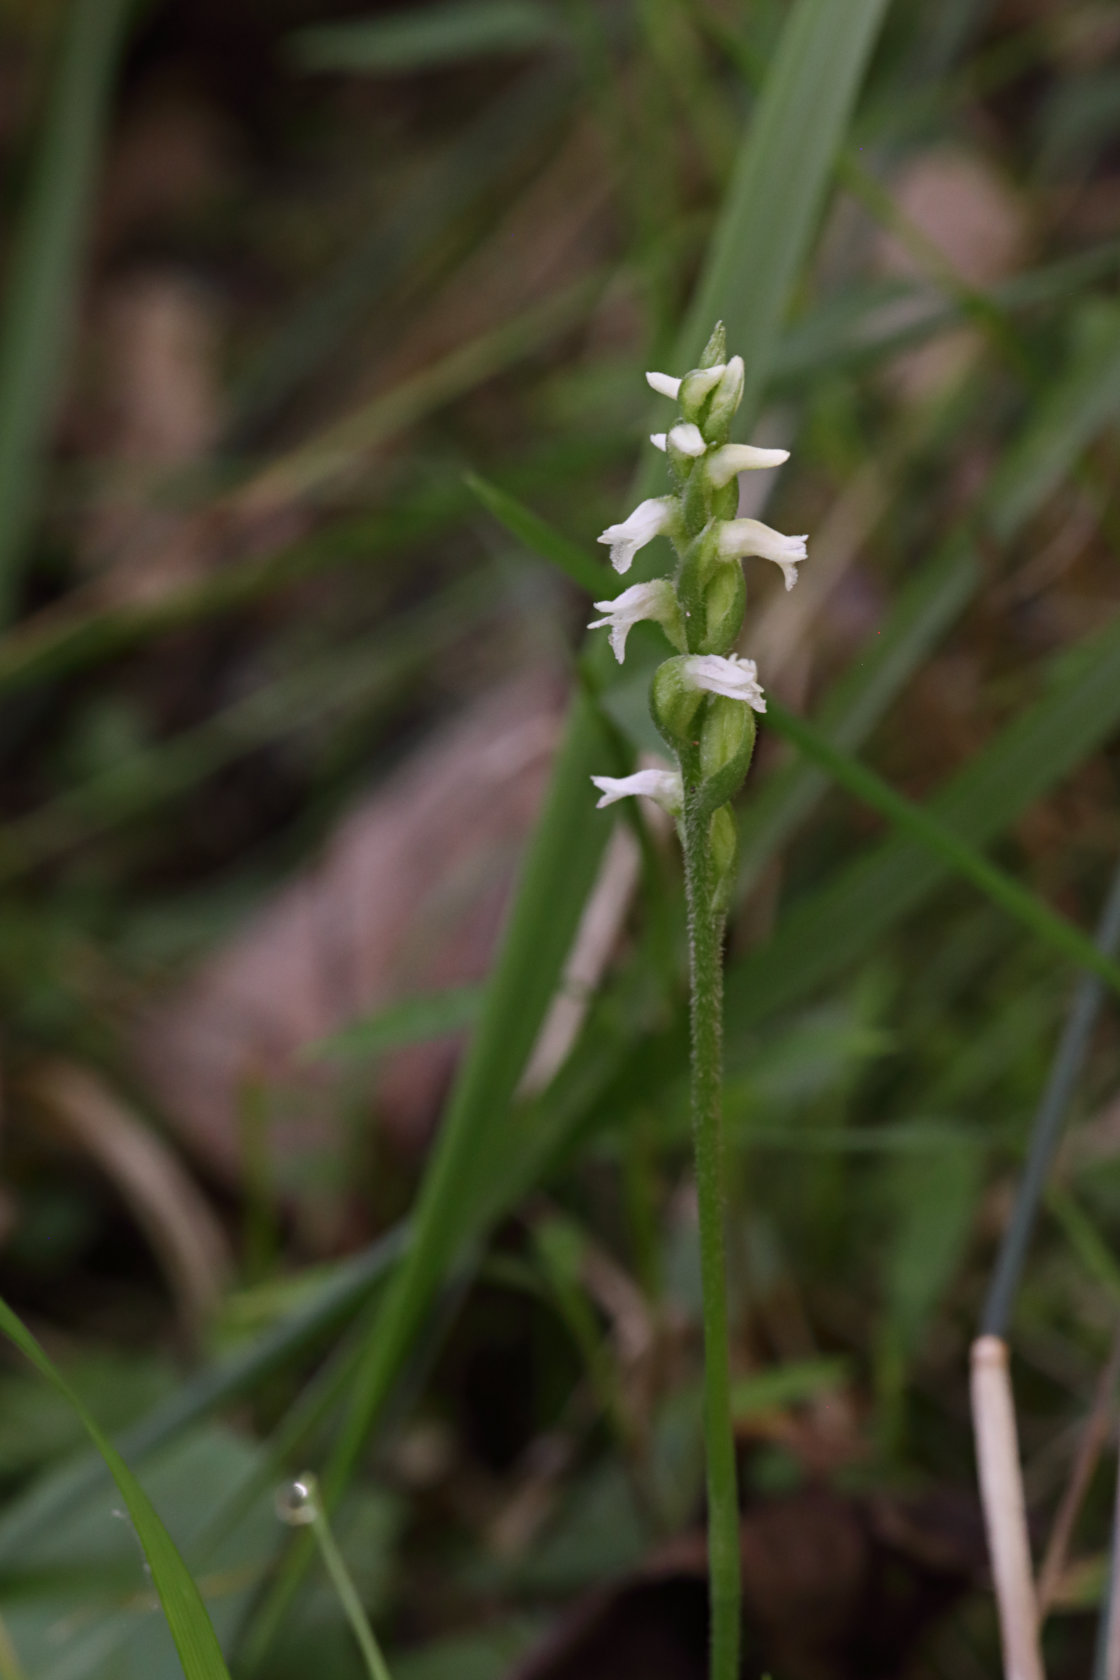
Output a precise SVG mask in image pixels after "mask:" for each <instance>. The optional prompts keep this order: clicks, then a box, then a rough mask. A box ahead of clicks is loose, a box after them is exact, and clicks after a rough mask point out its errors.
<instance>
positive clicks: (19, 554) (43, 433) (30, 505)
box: [0, 0, 132, 623]
mask: <svg viewBox="0 0 1120 1680" xmlns="http://www.w3.org/2000/svg"><path fill="white" fill-rule="evenodd" d="M131 11H132V0H73V4H72V5H71V6H70V7H69V8H68V14H69V15H68V16H67V19H66V23H65V26H64V33H63V39H62V44H61V49H60V54H59V62H58V68H57V72H56V76H55V82H54V87H53V89H52V91H51V97H50V103H49V106H48V110H47V116H46V127H45V131H44V133H43V136H42V140H41V142H40V146H39V154H38V158H37V160H36V167H35V174H34V178H33V181H32V184H31V188H30V196H29V199H28V203H27V207H26V209H25V211H24V219H23V224H22V227H21V229H20V234H19V239H18V243H17V246H16V251H15V254H14V256H13V259H12V263H11V268H10V279H9V282H8V294H7V297H6V298H5V302H4V314H3V325H2V328H0V623H7V621H8V620H9V619H10V618H11V616H12V613H13V610H14V608H15V604H16V598H17V595H18V590H19V582H20V572H21V569H22V566H23V560H24V552H25V549H26V545H27V540H28V537H29V535H30V532H31V527H32V524H33V522H34V519H35V513H36V505H37V501H38V496H39V490H40V486H41V484H42V479H43V466H44V457H45V452H46V447H47V440H48V435H49V432H50V427H51V422H52V420H53V417H54V406H55V402H56V400H57V398H58V394H59V386H60V382H61V373H62V367H63V360H64V356H65V351H66V346H67V342H68V340H69V328H70V325H71V318H72V315H73V310H74V296H75V292H76V290H77V283H78V272H79V267H80V263H81V255H82V248H83V243H84V238H85V230H86V224H87V221H88V217H89V207H90V197H91V193H92V189H93V183H94V178H95V175H96V172H97V163H98V158H99V156H100V152H101V140H102V135H103V133H104V129H105V119H106V114H107V111H108V105H109V95H110V92H111V89H112V83H113V74H114V71H115V69H116V65H117V60H118V57H119V54H120V49H121V46H122V44H123V41H124V34H125V28H126V25H127V23H128V19H129V16H130V14H131Z"/></svg>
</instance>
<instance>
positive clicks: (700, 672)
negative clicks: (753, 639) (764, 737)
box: [684, 653, 766, 712]
mask: <svg viewBox="0 0 1120 1680" xmlns="http://www.w3.org/2000/svg"><path fill="white" fill-rule="evenodd" d="M684 676H685V680H686V682H688V683H690V684H691V686H692V687H693V688H702V689H704V690H705V692H706V693H708V694H722V695H723V696H724V697H725V698H726V699H728V700H745V701H746V703H747V705H748V706H752V707H753V708H754V710H755V711H756V712H764V711H765V710H766V701H765V700H764V699H763V696H762V690H761V688H760V687H759V685H758V666H757V665H756V664H755V662H754V660H753V659H740V658H739V655H738V654H737V653H732V654H729V655H728V657H727V658H726V659H725V658H724V657H723V655H722V654H720V653H694V654H693V655H692V656H691V657H690V658H688V659H686V660H685V661H684Z"/></svg>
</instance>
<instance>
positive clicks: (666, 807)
mask: <svg viewBox="0 0 1120 1680" xmlns="http://www.w3.org/2000/svg"><path fill="white" fill-rule="evenodd" d="M591 780H592V781H593V782H594V783H595V786H596V787H597V788H598V789H599V792H600V794H601V796H602V797H601V798H600V799H599V802H598V804H597V805H596V807H595V809H596V810H597V811H601V810H602V809H603V806H604V805H614V804H616V803H617V802H618V800H620V799H629V798H630V797H631V796H632V795H636V796H638V797H639V798H641V799H652V800H653V801H654V803H655V804H656V805H660V806H661V809H662V810H663V811H668V813H669V815H670V816H671V817H679V816H680V814H681V811H682V809H683V807H684V788H683V787H682V785H681V778H680V775H679V774H678V772H677V771H676V770H635V772H634V774H633V775H632V776H592V778H591Z"/></svg>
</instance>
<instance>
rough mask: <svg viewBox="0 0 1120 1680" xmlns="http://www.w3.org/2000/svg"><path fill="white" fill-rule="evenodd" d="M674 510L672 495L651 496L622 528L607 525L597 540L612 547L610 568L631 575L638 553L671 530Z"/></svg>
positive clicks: (625, 521)
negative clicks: (655, 538) (664, 532)
mask: <svg viewBox="0 0 1120 1680" xmlns="http://www.w3.org/2000/svg"><path fill="white" fill-rule="evenodd" d="M674 508H675V503H674V500H673V498H672V496H652V497H650V499H649V500H648V501H645V502H639V503H638V505H637V507H636V508H635V509H634V511H633V513H632V514H631V515H630V517H629V519H626V520H624V521H623V522H622V524H621V525H608V526H607V528H606V530H605V531H604V532H602V534H601V535H600V536H599V537H597V538H596V541H597V542H601V543H609V544H610V550H611V565H612V566H613V567H614V569H615V571H616V572H628V571H629V570H630V567H631V564H632V562H633V559H634V556H635V554H637V552H638V550H639V549H640V548H644V547H645V546H646V544H647V543H648V542H652V541H653V539H654V537H656V536H658V535H660V533H661V532H662V531H664V530H667V529H668V526H669V521H670V519H671V518H672V516H673V512H674Z"/></svg>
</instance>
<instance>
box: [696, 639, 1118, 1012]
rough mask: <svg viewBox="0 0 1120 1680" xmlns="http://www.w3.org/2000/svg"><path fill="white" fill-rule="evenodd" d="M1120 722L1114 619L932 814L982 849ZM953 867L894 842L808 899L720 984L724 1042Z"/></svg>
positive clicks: (855, 948) (811, 981)
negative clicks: (723, 993) (725, 1028)
mask: <svg viewBox="0 0 1120 1680" xmlns="http://www.w3.org/2000/svg"><path fill="white" fill-rule="evenodd" d="M1118 723H1120V622H1113V623H1112V624H1109V625H1107V626H1106V627H1105V629H1104V630H1103V631H1100V632H1098V633H1096V634H1095V635H1094V636H1092V637H1090V638H1087V639H1086V640H1085V641H1083V642H1082V643H1080V644H1078V645H1077V646H1076V647H1075V648H1073V649H1071V650H1067V651H1066V652H1065V653H1064V654H1062V655H1061V656H1060V657H1059V658H1058V659H1057V660H1055V661H1054V669H1053V670H1052V672H1051V680H1050V682H1049V683H1048V684H1047V686H1046V692H1045V693H1044V694H1043V696H1042V698H1041V699H1040V700H1039V701H1037V702H1036V703H1035V705H1033V706H1031V707H1029V708H1028V709H1027V710H1026V711H1025V712H1023V713H1022V714H1021V715H1020V716H1019V717H1017V718H1016V719H1015V720H1014V721H1013V722H1012V723H1011V724H1009V725H1008V726H1007V727H1006V728H1005V729H1003V730H1002V731H1001V732H1000V733H999V735H997V736H996V737H995V739H994V740H993V741H991V742H990V743H989V744H988V746H987V747H985V748H984V750H983V751H982V752H980V753H977V754H976V756H975V757H974V758H973V759H971V760H970V761H969V763H968V764H966V765H965V767H964V768H963V769H962V770H960V771H959V772H958V773H957V774H956V775H955V776H954V777H953V778H952V779H951V780H950V782H949V783H948V785H947V786H946V787H944V788H943V789H942V790H941V792H940V793H939V794H938V795H937V796H936V797H935V798H934V799H932V800H931V801H930V802H929V804H928V806H927V809H928V811H929V812H930V813H931V814H932V815H933V816H935V817H937V818H938V819H939V820H940V821H941V822H942V823H944V824H945V825H946V826H947V827H948V828H950V829H952V830H953V831H955V832H956V834H957V835H958V836H959V837H960V838H961V839H963V840H965V841H967V842H968V843H969V844H970V845H972V846H985V845H988V844H990V843H991V841H993V840H994V839H995V838H996V837H997V836H998V835H1000V834H1002V833H1003V832H1005V831H1006V829H1007V827H1008V826H1009V824H1011V823H1013V822H1014V821H1015V820H1016V818H1018V817H1019V816H1020V815H1021V814H1022V813H1023V812H1024V811H1026V810H1028V809H1029V808H1030V806H1031V805H1032V804H1033V803H1034V802H1035V801H1036V800H1037V799H1039V798H1041V797H1042V796H1043V795H1044V794H1045V793H1046V792H1048V791H1049V789H1050V788H1052V787H1054V786H1055V785H1056V783H1058V782H1059V781H1060V780H1061V779H1062V777H1063V776H1066V775H1068V774H1069V773H1070V772H1071V771H1072V770H1073V769H1075V768H1076V767H1077V765H1078V764H1080V763H1081V762H1082V760H1083V759H1084V758H1085V757H1086V756H1087V755H1088V754H1089V753H1091V752H1093V751H1095V750H1096V748H1098V747H1099V746H1100V745H1101V743H1102V742H1103V741H1105V740H1107V739H1108V736H1109V734H1110V733H1111V732H1112V731H1113V730H1114V729H1115V728H1116V726H1117V724H1118ZM947 873H948V866H947V865H946V864H945V863H944V862H942V861H940V860H938V859H937V858H936V857H934V856H933V855H932V854H931V853H930V852H929V851H928V850H926V848H925V847H923V846H921V845H919V844H917V843H915V842H914V841H912V840H909V839H902V838H892V839H890V840H887V841H885V842H884V843H883V844H882V845H880V846H878V847H876V848H875V850H874V851H872V852H871V853H870V854H869V855H867V856H864V857H861V858H859V859H858V860H857V861H856V862H854V863H851V864H849V865H848V866H847V867H846V868H844V869H842V870H841V871H840V872H839V874H838V875H836V876H835V877H834V878H833V879H832V880H831V881H829V882H828V883H827V884H826V885H825V886H823V887H821V888H819V889H818V890H817V891H815V892H812V893H809V894H808V895H806V897H805V898H804V899H802V900H800V901H799V902H798V903H797V904H796V905H795V906H794V907H793V908H792V909H791V910H790V911H789V912H788V913H787V914H786V915H785V916H784V917H783V918H782V921H781V923H780V926H779V928H778V931H777V933H776V934H775V936H774V937H773V938H772V939H770V940H769V941H768V942H767V943H766V944H765V945H763V946H760V947H759V948H758V949H757V950H755V951H752V952H751V953H750V954H749V955H748V956H746V957H744V958H742V959H741V960H740V961H739V962H737V963H733V964H732V965H731V967H730V968H729V970H728V976H727V1026H728V1040H729V1045H730V1040H731V1038H732V1037H733V1036H734V1035H737V1034H739V1033H741V1032H743V1031H745V1030H746V1029H747V1028H748V1027H750V1026H753V1025H754V1024H756V1023H757V1022H758V1021H760V1020H763V1019H765V1018H767V1017H768V1016H770V1015H772V1014H774V1013H776V1012H777V1011H778V1010H780V1009H784V1008H786V1007H788V1006H789V1005H791V1004H794V1003H797V1002H800V1001H801V1000H802V999H804V998H806V997H807V996H810V995H811V994H812V993H813V992H814V991H815V990H816V989H817V988H818V987H819V986H821V985H823V984H824V983H825V982H826V981H828V980H830V979H831V978H833V976H835V975H836V974H839V973H841V972H843V970H844V969H845V968H847V967H848V966H849V965H850V964H851V963H853V962H855V961H858V959H859V958H860V957H862V956H863V955H865V954H866V952H867V951H869V950H870V949H871V947H872V946H873V945H874V944H875V943H876V941H877V940H879V939H881V938H882V937H883V936H884V934H885V933H886V932H887V931H888V930H889V929H890V928H891V927H893V926H894V925H895V924H896V923H897V922H898V921H899V920H900V919H901V918H902V917H903V916H904V915H906V914H907V913H908V912H910V911H911V910H913V909H915V908H916V907H917V906H918V905H919V904H920V903H921V902H922V901H923V900H924V899H925V898H927V897H928V895H929V894H930V893H931V892H932V891H933V889H934V888H935V887H936V886H937V885H939V883H940V882H941V881H943V880H944V878H945V876H946V874H947Z"/></svg>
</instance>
